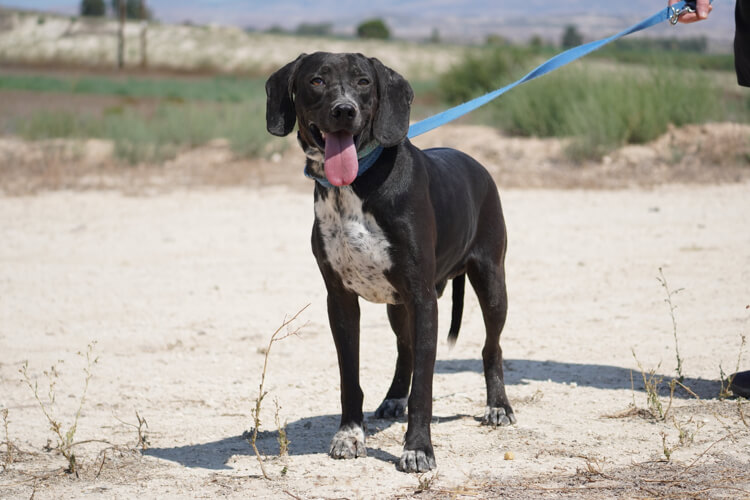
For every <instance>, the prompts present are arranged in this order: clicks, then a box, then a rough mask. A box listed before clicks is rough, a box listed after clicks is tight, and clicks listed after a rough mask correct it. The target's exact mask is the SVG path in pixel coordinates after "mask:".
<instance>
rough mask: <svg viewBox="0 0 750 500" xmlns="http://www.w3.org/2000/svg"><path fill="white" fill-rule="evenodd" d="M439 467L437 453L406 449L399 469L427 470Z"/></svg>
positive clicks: (399, 463) (411, 470)
mask: <svg viewBox="0 0 750 500" xmlns="http://www.w3.org/2000/svg"><path fill="white" fill-rule="evenodd" d="M435 467H437V464H436V463H435V455H433V453H432V452H431V451H430V452H429V453H427V452H424V451H422V450H404V453H403V454H402V455H401V460H399V462H398V469H399V470H400V471H402V472H427V471H429V470H431V469H434V468H435Z"/></svg>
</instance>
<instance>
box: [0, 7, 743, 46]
mask: <svg viewBox="0 0 750 500" xmlns="http://www.w3.org/2000/svg"><path fill="white" fill-rule="evenodd" d="M741 1H747V0H741ZM42 3H43V2H42V0H0V5H6V6H11V5H14V6H17V7H24V8H29V7H31V6H33V5H41V4H42ZM47 3H48V4H49V2H47ZM55 4H56V5H59V6H60V7H59V8H58V11H59V12H61V13H66V14H74V13H75V8H74V6H75V5H77V2H76V1H74V0H67V4H66V2H63V1H58V2H55ZM666 4H667V0H629V1H623V2H613V1H602V0H563V1H558V2H553V1H550V0H522V1H517V0H472V1H471V2H468V1H446V0H422V1H415V0H378V1H375V2H349V3H345V4H342V3H341V1H340V0H316V2H314V4H312V3H311V2H309V1H308V0H275V1H273V2H254V1H253V2H248V1H247V0H221V1H216V0H213V1H209V0H195V1H191V2H163V1H156V0H150V1H149V5H150V7H151V8H152V9H153V10H154V13H155V16H156V18H157V19H159V20H160V21H162V22H166V23H175V24H180V23H182V22H184V21H188V20H189V21H191V22H192V23H194V24H221V25H229V26H235V27H240V28H245V27H251V28H254V29H257V30H265V29H268V28H270V27H272V26H281V27H283V28H286V29H294V28H296V27H297V26H299V25H300V24H302V23H321V22H325V23H331V24H332V25H333V29H334V32H336V33H339V34H349V35H351V34H353V33H354V31H355V27H356V26H357V24H359V23H360V22H361V21H362V20H364V19H366V18H370V17H382V18H385V19H386V21H387V23H388V24H389V26H390V27H391V28H392V31H393V33H394V34H395V35H396V36H397V37H399V38H403V39H407V40H424V39H427V38H429V37H430V36H431V35H432V33H433V30H437V32H438V33H439V34H440V36H441V38H443V39H444V40H448V41H453V42H455V41H460V42H471V41H482V40H484V38H485V37H486V36H487V35H489V34H493V35H499V36H503V37H505V38H508V39H511V40H515V41H527V40H528V39H529V38H530V37H532V36H534V35H538V36H541V37H542V38H543V39H547V40H550V41H554V42H556V43H557V42H559V40H560V37H561V34H562V31H563V29H564V27H565V26H566V25H568V24H574V25H576V26H578V28H579V30H580V31H581V32H582V33H583V34H584V36H585V37H586V38H587V39H592V38H598V37H601V36H605V35H608V34H612V33H614V32H617V31H619V30H620V29H622V28H624V27H626V26H629V25H630V24H632V23H634V22H636V21H638V20H640V19H642V18H644V17H646V16H647V15H650V14H652V13H654V12H656V11H657V10H658V9H660V8H666ZM311 5H314V8H311ZM733 13H734V1H732V0H716V1H715V2H714V12H713V14H711V17H710V18H709V20H707V21H704V22H701V23H697V24H693V25H690V26H678V27H676V28H674V27H671V26H668V25H667V24H666V23H665V25H663V26H660V27H655V28H652V29H650V30H649V31H648V32H647V35H646V36H659V37H665V36H668V37H671V36H677V37H694V36H704V35H705V36H707V37H708V38H709V39H710V40H711V41H712V48H713V49H714V50H716V51H720V52H728V51H729V50H730V45H731V40H732V38H733V33H734V17H733ZM635 36H640V35H635Z"/></svg>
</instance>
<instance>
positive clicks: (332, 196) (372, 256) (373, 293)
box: [315, 187, 396, 304]
mask: <svg viewBox="0 0 750 500" xmlns="http://www.w3.org/2000/svg"><path fill="white" fill-rule="evenodd" d="M315 218H316V219H317V221H318V225H319V228H320V234H321V236H322V239H323V245H324V247H325V253H326V257H327V260H328V263H329V264H330V265H331V267H332V268H333V270H334V271H335V272H336V274H338V275H339V277H340V278H341V281H342V283H343V284H344V286H345V287H346V288H348V289H349V290H351V291H353V292H354V293H356V294H357V295H359V296H360V297H362V298H364V299H365V300H369V301H370V302H376V303H381V304H382V303H388V304H393V303H395V302H396V292H395V290H394V288H393V286H392V285H391V283H390V282H389V281H388V279H387V278H386V276H385V273H386V272H387V271H388V270H389V269H391V267H392V266H393V262H392V261H391V255H390V250H389V249H390V246H391V245H390V243H389V242H388V239H387V238H386V236H385V234H384V233H383V230H382V229H381V228H380V226H379V225H378V223H377V221H376V220H375V218H374V217H373V216H372V215H370V214H368V213H365V212H363V210H362V200H360V199H359V197H358V196H357V195H356V194H355V193H354V191H353V190H352V188H351V187H343V188H338V189H332V190H331V191H330V192H329V193H328V195H327V196H326V197H321V198H319V199H318V200H317V201H316V202H315Z"/></svg>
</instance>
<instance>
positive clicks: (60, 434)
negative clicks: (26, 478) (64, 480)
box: [20, 341, 99, 476]
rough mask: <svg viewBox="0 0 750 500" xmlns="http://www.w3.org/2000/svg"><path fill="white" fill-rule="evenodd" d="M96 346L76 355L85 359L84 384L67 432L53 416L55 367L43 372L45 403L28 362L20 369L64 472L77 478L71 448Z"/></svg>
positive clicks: (92, 344)
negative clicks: (64, 463)
mask: <svg viewBox="0 0 750 500" xmlns="http://www.w3.org/2000/svg"><path fill="white" fill-rule="evenodd" d="M95 345H96V341H93V342H91V343H90V344H89V345H88V347H87V349H86V352H85V353H80V352H79V353H78V354H79V355H80V356H83V357H85V359H86V365H85V367H84V369H83V373H84V375H85V377H84V383H83V390H82V392H81V396H80V399H79V401H78V409H77V410H76V413H75V415H74V417H73V422H72V423H71V424H70V427H68V429H67V430H65V429H64V428H63V424H62V423H61V422H60V420H59V418H58V417H57V416H56V415H55V412H54V410H55V385H56V383H57V378H58V377H59V373H58V371H57V365H52V366H51V367H50V369H49V371H45V372H44V375H45V376H46V377H47V381H48V385H49V387H48V390H47V398H46V399H47V401H46V402H45V401H44V400H43V397H42V396H41V395H40V394H39V383H38V381H37V380H32V379H31V376H30V375H29V372H28V368H29V363H28V361H26V362H24V364H23V366H22V367H21V369H20V372H21V375H23V381H24V382H26V385H28V386H29V389H31V391H32V392H33V394H34V399H36V402H37V403H38V404H39V408H41V410H42V413H43V414H44V416H45V417H46V419H47V422H49V425H50V429H51V430H52V432H53V433H54V434H55V437H56V438H57V445H56V446H55V447H54V449H56V450H57V451H59V452H60V454H61V455H62V456H63V457H65V460H67V461H68V468H67V469H66V470H65V472H67V473H69V474H75V475H76V476H78V470H79V464H78V461H77V459H76V455H75V453H74V452H73V447H74V446H75V445H76V444H78V443H76V441H75V435H76V431H77V429H78V420H79V419H80V417H81V410H82V409H83V405H84V403H85V402H86V394H87V392H88V389H89V382H90V381H91V377H92V376H93V368H94V365H96V363H97V362H98V361H99V358H98V357H96V356H94V346H95ZM49 448H50V449H52V446H51V445H49Z"/></svg>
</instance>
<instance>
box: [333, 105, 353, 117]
mask: <svg viewBox="0 0 750 500" xmlns="http://www.w3.org/2000/svg"><path fill="white" fill-rule="evenodd" d="M331 116H332V117H333V118H334V119H335V120H338V121H351V120H353V119H354V117H355V116H357V108H355V107H354V105H353V104H350V103H341V104H337V105H336V106H334V107H333V109H332V110H331Z"/></svg>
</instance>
